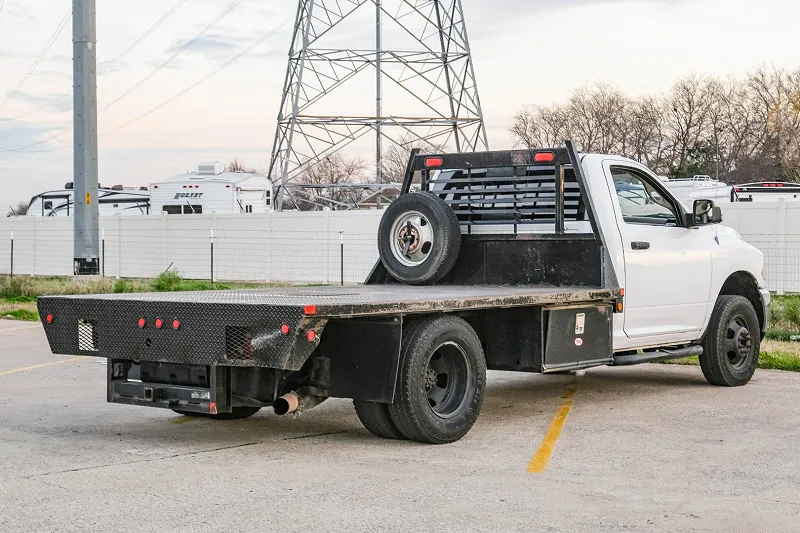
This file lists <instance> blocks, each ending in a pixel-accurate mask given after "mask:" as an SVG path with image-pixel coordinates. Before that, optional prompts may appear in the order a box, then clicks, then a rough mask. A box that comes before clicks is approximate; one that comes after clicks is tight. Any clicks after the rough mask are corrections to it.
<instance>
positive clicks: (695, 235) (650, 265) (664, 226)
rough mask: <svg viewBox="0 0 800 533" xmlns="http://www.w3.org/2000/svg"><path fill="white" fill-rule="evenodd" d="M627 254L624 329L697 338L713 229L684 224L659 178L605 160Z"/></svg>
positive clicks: (639, 334) (632, 333) (634, 334)
mask: <svg viewBox="0 0 800 533" xmlns="http://www.w3.org/2000/svg"><path fill="white" fill-rule="evenodd" d="M604 167H605V171H606V172H607V173H608V175H609V176H610V177H611V178H612V179H611V180H610V181H611V183H612V184H613V185H614V188H615V190H616V194H615V195H612V196H615V199H616V201H617V206H615V208H616V209H618V212H617V217H616V218H617V225H618V227H619V231H620V234H621V236H622V244H623V249H624V251H623V254H624V258H625V282H624V287H625V310H624V313H623V315H624V330H625V334H626V335H627V336H628V337H630V338H636V339H641V341H642V344H645V343H647V340H646V339H645V338H646V337H653V341H654V342H667V341H680V340H694V339H695V337H696V335H697V334H699V333H700V332H701V329H702V326H703V324H704V321H705V316H706V312H707V310H708V303H709V297H710V293H711V276H712V257H711V245H712V244H713V242H714V236H713V234H712V233H709V230H711V231H713V230H712V229H711V228H696V229H688V228H684V227H681V226H680V217H679V216H678V213H679V212H680V211H679V204H678V202H677V201H676V200H675V198H674V197H673V196H672V195H671V194H670V193H669V191H668V189H667V188H666V187H665V186H663V185H662V184H661V183H660V182H659V180H658V179H657V178H655V177H654V176H650V175H649V174H648V173H646V172H644V171H642V170H641V169H637V168H635V167H633V166H626V165H624V164H618V163H606V164H605V165H604Z"/></svg>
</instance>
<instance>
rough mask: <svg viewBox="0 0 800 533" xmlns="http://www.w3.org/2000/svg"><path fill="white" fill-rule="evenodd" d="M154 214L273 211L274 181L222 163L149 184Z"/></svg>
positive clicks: (205, 165)
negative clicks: (225, 169) (237, 170)
mask: <svg viewBox="0 0 800 533" xmlns="http://www.w3.org/2000/svg"><path fill="white" fill-rule="evenodd" d="M150 192H151V196H150V212H151V213H152V214H154V215H161V214H162V213H167V214H169V215H180V214H184V215H191V214H203V213H266V212H269V211H272V210H273V203H272V199H273V198H272V197H273V184H272V181H270V180H269V178H267V177H266V176H262V175H259V174H251V173H248V172H225V171H224V169H223V167H222V166H221V165H220V164H219V163H203V164H200V165H198V166H197V170H196V171H194V172H189V173H187V174H180V175H177V176H174V177H172V178H169V179H166V180H164V181H159V182H155V183H152V184H150Z"/></svg>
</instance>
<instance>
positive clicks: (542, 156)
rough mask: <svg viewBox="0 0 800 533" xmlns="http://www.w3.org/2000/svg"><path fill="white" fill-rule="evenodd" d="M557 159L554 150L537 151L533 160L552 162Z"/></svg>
mask: <svg viewBox="0 0 800 533" xmlns="http://www.w3.org/2000/svg"><path fill="white" fill-rule="evenodd" d="M555 159H556V154H554V153H553V152H537V153H535V154H534V155H533V161H534V162H536V163H551V162H553V161H555Z"/></svg>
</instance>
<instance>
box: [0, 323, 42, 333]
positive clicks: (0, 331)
mask: <svg viewBox="0 0 800 533" xmlns="http://www.w3.org/2000/svg"><path fill="white" fill-rule="evenodd" d="M40 327H42V326H41V325H38V324H37V325H35V326H26V327H24V328H9V329H0V333H8V332H9V331H25V330H26V329H37V328H40Z"/></svg>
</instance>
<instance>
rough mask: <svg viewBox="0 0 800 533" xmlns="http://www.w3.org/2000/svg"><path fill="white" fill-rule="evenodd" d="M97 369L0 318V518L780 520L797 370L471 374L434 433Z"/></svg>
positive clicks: (790, 493)
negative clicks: (459, 400) (461, 400)
mask: <svg viewBox="0 0 800 533" xmlns="http://www.w3.org/2000/svg"><path fill="white" fill-rule="evenodd" d="M105 376H106V366H105V364H104V361H103V360H100V359H97V358H93V357H80V358H75V357H63V356H58V355H53V354H52V353H50V349H49V347H48V345H47V341H46V338H45V336H44V334H43V332H42V330H41V327H40V326H39V325H38V324H31V323H21V322H11V321H0V395H2V408H0V464H2V468H1V469H0V502H2V504H0V532H2V533H16V532H20V533H21V532H25V533H31V532H40V531H41V532H81V533H87V532H104V533H106V532H109V531H137V532H150V531H153V532H155V531H158V532H165V531H169V532H187V533H190V532H191V533H197V532H203V533H207V532H225V533H229V532H233V531H235V532H237V533H248V532H254V533H255V532H258V533H266V532H271V531H291V532H301V531H308V532H323V531H324V532H327V531H332V532H333V531H335V532H340V531H348V532H349V531H353V532H390V531H391V532H394V531H397V532H412V531H413V532H416V531H426V532H449V531H454V532H455V531H458V532H472V531H481V532H483V531H487V532H492V533H499V532H516V531H548V532H549V531H564V532H576V531H615V532H616V531H648V532H651V531H669V532H681V531H722V532H725V533H732V532H766V531H781V532H787V531H800V458H799V457H800V429H798V425H800V374H793V373H784V372H779V371H768V370H759V371H757V373H756V375H755V377H754V379H753V380H752V381H751V382H750V384H748V385H747V386H745V387H741V388H734V389H727V388H718V387H712V386H710V385H708V384H707V383H706V382H705V380H704V379H703V376H702V374H701V372H700V369H699V368H697V367H680V366H673V365H644V366H640V367H631V368H621V369H617V368H600V369H592V370H589V371H587V372H586V373H584V374H583V375H579V376H574V375H559V376H540V375H525V374H514V373H506V372H490V373H489V382H488V387H487V394H486V401H485V403H484V408H483V411H482V413H481V416H480V419H479V420H478V423H477V424H476V425H475V426H474V428H473V429H472V431H471V432H470V433H469V434H468V435H467V436H466V437H465V438H464V439H462V440H461V441H459V442H457V443H454V444H450V445H444V446H431V445H424V444H418V443H411V442H398V441H390V440H382V439H378V438H376V437H373V436H372V435H371V434H369V433H368V432H367V431H366V430H365V429H364V428H363V427H362V426H361V424H360V423H359V421H358V418H357V417H356V415H355V412H354V410H353V407H352V402H350V401H347V400H329V401H327V402H324V403H323V404H322V405H320V406H319V407H317V408H315V409H314V410H312V411H309V412H306V413H303V415H302V416H300V417H298V418H291V417H278V416H277V415H274V414H273V413H272V412H271V410H269V409H264V410H262V411H261V412H260V413H258V414H257V415H255V416H254V417H252V418H250V419H247V420H242V421H230V422H221V421H220V422H215V421H211V420H205V419H193V418H187V417H183V416H180V415H177V414H175V413H172V412H171V411H166V410H160V409H152V408H143V407H130V406H122V405H112V404H108V403H106V397H105V379H106V377H105Z"/></svg>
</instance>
